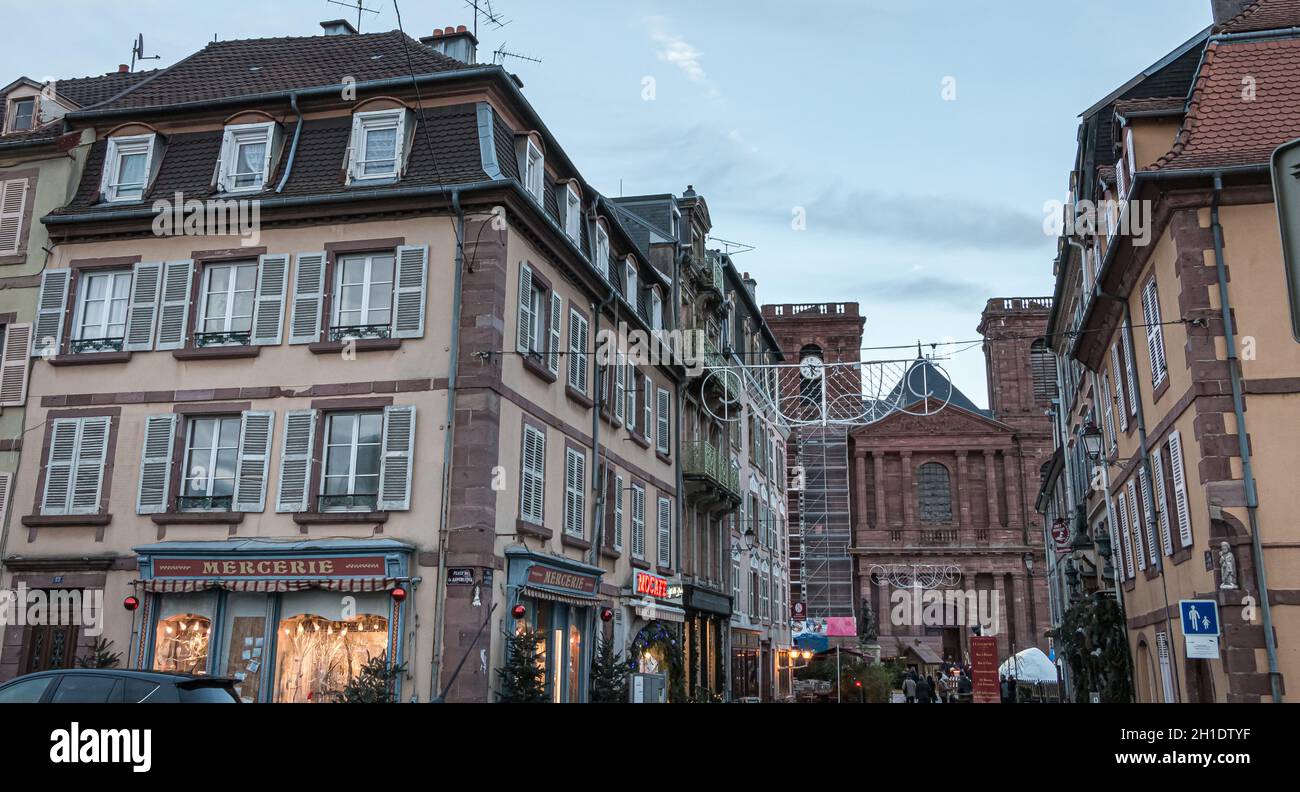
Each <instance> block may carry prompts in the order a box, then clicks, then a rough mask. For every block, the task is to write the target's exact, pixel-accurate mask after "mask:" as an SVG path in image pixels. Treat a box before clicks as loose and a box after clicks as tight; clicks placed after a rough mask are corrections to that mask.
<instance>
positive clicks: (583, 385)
mask: <svg viewBox="0 0 1300 792" xmlns="http://www.w3.org/2000/svg"><path fill="white" fill-rule="evenodd" d="M569 387H571V388H573V389H574V390H577V391H579V392H581V393H586V392H587V317H585V316H583V315H582V314H580V313H578V312H577V311H576V310H574V309H572V308H570V309H569Z"/></svg>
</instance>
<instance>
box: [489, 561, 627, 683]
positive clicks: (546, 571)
mask: <svg viewBox="0 0 1300 792" xmlns="http://www.w3.org/2000/svg"><path fill="white" fill-rule="evenodd" d="M506 563H507V580H508V590H507V600H508V602H509V604H510V609H511V613H512V615H514V616H515V620H514V629H515V630H516V631H518V630H522V629H524V628H525V627H527V628H531V629H532V630H534V631H536V632H537V634H538V636H539V637H540V638H541V639H542V641H541V643H540V644H539V645H538V655H539V657H538V661H539V663H540V664H541V665H542V666H543V668H544V669H545V672H546V695H547V698H548V699H549V700H550V701H553V702H555V703H565V702H585V701H587V689H588V688H587V686H588V678H589V676H590V669H591V657H592V652H594V651H595V648H596V647H595V643H594V641H593V636H594V633H595V629H596V627H595V624H596V614H597V613H598V611H599V608H600V604H601V598H600V578H601V575H602V574H604V570H603V569H601V568H600V567H594V566H589V565H587V564H583V563H580V562H578V561H574V560H573V559H571V558H564V557H562V556H553V555H548V554H545V553H534V552H532V551H529V550H525V549H522V548H509V549H507V550H506ZM520 606H522V610H520Z"/></svg>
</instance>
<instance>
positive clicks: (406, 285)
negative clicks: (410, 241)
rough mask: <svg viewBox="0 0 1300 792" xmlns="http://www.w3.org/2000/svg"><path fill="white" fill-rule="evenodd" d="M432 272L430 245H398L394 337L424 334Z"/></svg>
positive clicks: (413, 336) (411, 336) (416, 336)
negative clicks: (426, 299) (426, 304)
mask: <svg viewBox="0 0 1300 792" xmlns="http://www.w3.org/2000/svg"><path fill="white" fill-rule="evenodd" d="M428 273H429V247H428V246H427V245H403V246H401V247H398V248H397V286H396V289H395V291H394V294H393V303H394V311H393V338H421V337H422V336H424V299H425V298H424V295H425V288H424V284H425V281H426V280H427V279H428Z"/></svg>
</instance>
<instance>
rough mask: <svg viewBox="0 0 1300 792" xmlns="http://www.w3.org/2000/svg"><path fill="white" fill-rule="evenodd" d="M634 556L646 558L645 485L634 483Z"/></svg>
mask: <svg viewBox="0 0 1300 792" xmlns="http://www.w3.org/2000/svg"><path fill="white" fill-rule="evenodd" d="M632 557H633V558H637V559H641V560H643V561H644V560H645V487H642V486H639V485H637V484H633V485H632Z"/></svg>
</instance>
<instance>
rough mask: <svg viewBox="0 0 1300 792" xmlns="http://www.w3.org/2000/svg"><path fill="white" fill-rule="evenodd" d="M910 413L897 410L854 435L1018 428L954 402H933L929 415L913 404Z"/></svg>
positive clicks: (986, 431)
mask: <svg viewBox="0 0 1300 792" xmlns="http://www.w3.org/2000/svg"><path fill="white" fill-rule="evenodd" d="M909 410H910V411H909V412H896V413H894V414H893V415H891V416H889V417H888V418H886V419H884V420H883V421H880V422H878V423H875V424H872V425H871V426H869V427H865V428H863V429H859V430H857V431H855V432H854V433H853V434H854V436H860V437H863V438H873V437H881V436H915V435H922V436H931V435H934V436H937V435H960V434H971V435H987V434H1014V432H1015V430H1014V429H1012V428H1011V427H1010V426H1007V425H1006V424H1004V423H1001V422H999V421H995V420H993V419H991V418H986V417H984V416H982V415H978V414H976V413H973V412H970V411H969V410H965V409H962V408H961V407H957V406H956V405H953V404H948V405H946V406H944V405H942V404H940V403H935V402H933V401H931V403H930V410H931V413H930V414H929V415H916V414H914V413H919V412H923V409H922V407H921V405H920V403H917V404H915V405H912V407H910V408H909Z"/></svg>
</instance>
